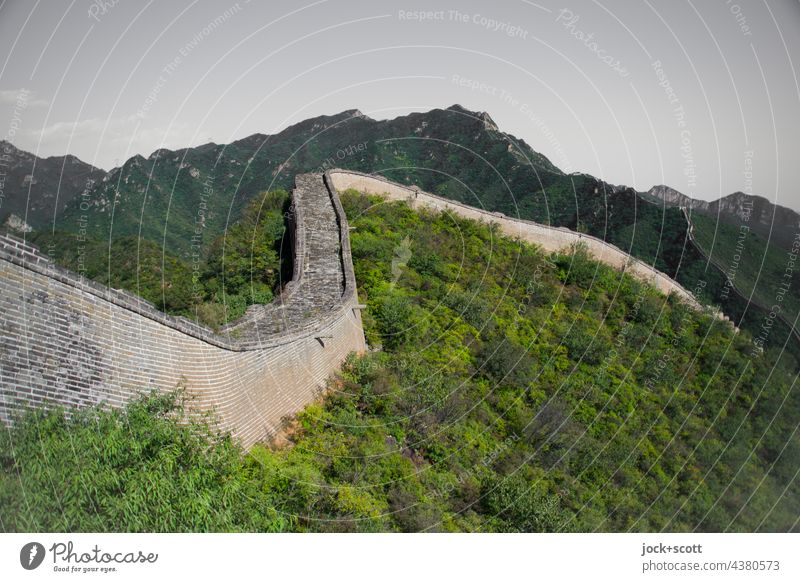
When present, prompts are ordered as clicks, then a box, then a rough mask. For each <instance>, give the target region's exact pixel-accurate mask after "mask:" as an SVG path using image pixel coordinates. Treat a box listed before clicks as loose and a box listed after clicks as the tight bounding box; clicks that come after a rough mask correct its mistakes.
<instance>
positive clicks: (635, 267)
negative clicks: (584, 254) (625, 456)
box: [328, 169, 702, 309]
mask: <svg viewBox="0 0 800 582" xmlns="http://www.w3.org/2000/svg"><path fill="white" fill-rule="evenodd" d="M328 177H329V179H330V180H331V182H332V183H333V185H334V186H335V187H336V189H337V190H340V191H344V190H348V189H350V188H352V189H354V190H358V191H359V192H365V193H367V194H376V195H379V196H383V197H384V198H387V199H389V200H401V201H403V202H407V203H408V204H410V205H411V207H412V208H429V209H433V210H437V211H441V212H452V213H453V214H457V215H459V216H463V217H464V218H470V219H472V220H478V221H481V222H488V223H494V224H497V225H498V227H499V228H500V231H501V232H502V233H503V234H505V235H507V236H510V237H515V238H519V239H520V240H523V241H525V242H529V243H534V244H537V245H539V246H541V247H542V248H543V249H544V250H545V251H547V252H555V251H564V250H567V249H569V247H571V246H572V245H574V244H578V243H583V244H585V245H586V248H587V249H588V251H589V253H590V254H591V256H593V257H594V258H595V259H597V260H598V261H601V262H603V263H606V264H608V265H611V266H612V267H614V268H617V269H622V270H624V271H625V272H627V273H629V274H631V275H633V276H635V277H637V278H638V279H640V280H642V281H645V282H647V283H649V284H650V285H653V286H654V287H656V289H658V290H659V291H661V292H662V293H664V294H669V293H674V294H676V295H677V296H679V297H680V298H681V299H683V300H684V301H686V302H687V303H688V304H689V305H691V306H692V307H694V308H696V309H702V306H701V305H700V303H698V301H697V300H696V299H695V297H694V295H693V294H692V293H690V292H689V291H688V290H687V289H686V288H684V287H683V286H682V285H681V284H680V283H678V282H677V281H675V280H674V279H672V278H671V277H669V276H668V275H665V274H664V273H662V272H661V271H658V270H656V269H654V268H653V267H651V266H650V265H648V264H647V263H644V262H643V261H641V260H639V259H637V258H635V257H632V256H631V255H629V254H628V253H626V252H624V251H622V250H620V249H619V248H618V247H616V246H614V245H612V244H610V243H607V242H606V241H604V240H602V239H599V238H596V237H594V236H591V235H588V234H581V233H577V232H574V231H571V230H569V229H566V228H556V227H552V226H546V225H543V224H539V223H537V222H532V221H530V220H523V219H518V218H509V217H507V216H505V215H504V214H502V213H500V212H489V211H486V210H480V209H478V208H474V207H472V206H467V205H466V204H461V203H459V202H455V201H453V200H448V199H446V198H442V197H441V196H436V195H435V194H430V193H428V192H423V191H421V190H419V189H418V188H416V187H409V186H402V185H400V184H397V183H395V182H392V181H390V180H387V179H386V178H383V177H382V176H374V175H370V174H363V173H361V172H355V171H352V170H339V169H334V170H330V171H329V172H328Z"/></svg>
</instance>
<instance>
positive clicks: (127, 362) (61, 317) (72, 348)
mask: <svg viewBox="0 0 800 582" xmlns="http://www.w3.org/2000/svg"><path fill="white" fill-rule="evenodd" d="M349 188H355V189H357V190H360V191H363V192H367V193H372V194H380V195H384V196H386V197H388V198H389V199H393V200H403V201H407V202H408V203H410V204H411V205H412V206H414V207H428V208H432V209H436V210H442V211H447V212H453V213H457V214H459V215H461V216H463V217H466V218H471V219H476V220H482V221H488V222H494V223H497V224H498V225H499V227H500V230H501V231H502V232H503V233H504V234H506V235H509V236H513V237H518V238H520V239H521V240H524V241H527V242H532V243H536V244H538V245H541V246H542V247H543V248H544V249H545V250H547V251H555V250H560V249H564V248H565V247H569V246H570V245H572V244H574V243H576V242H582V243H585V244H586V245H587V248H588V249H589V251H590V253H591V254H592V255H593V256H594V257H596V258H597V259H598V260H601V261H603V262H606V263H608V264H611V265H613V266H615V267H617V268H620V269H625V270H626V271H627V272H629V273H631V274H633V275H634V276H637V277H639V278H641V279H644V280H646V281H648V282H650V283H651V284H653V285H655V286H656V287H657V288H658V289H659V290H661V291H662V292H664V293H676V294H678V295H679V296H681V297H682V298H683V299H684V300H686V301H687V302H689V303H691V304H693V305H698V304H697V302H696V301H695V299H694V297H693V296H692V294H691V293H689V292H688V291H687V290H686V289H684V288H683V287H681V286H680V285H679V284H678V283H676V282H675V281H673V280H672V279H670V278H669V277H667V276H666V275H664V274H663V273H660V272H658V271H656V270H654V269H653V268H652V267H650V266H649V265H646V264H645V263H642V262H641V261H638V260H637V259H634V258H632V257H631V256H630V255H628V254H626V253H624V252H623V251H621V250H620V249H618V248H617V247H614V246H613V245H610V244H608V243H606V242H604V241H602V240H600V239H596V238H594V237H590V236H587V235H581V234H578V233H575V232H572V231H569V230H566V229H560V228H551V227H547V226H543V225H540V224H536V223H533V222H528V221H523V220H517V219H512V218H508V217H506V216H503V215H500V214H497V213H491V212H487V211H483V210H479V209H476V208H472V207H469V206H465V205H462V204H459V203H457V202H453V201H450V200H446V199H444V198H440V197H438V196H435V195H432V194H428V193H425V192H421V191H420V190H417V189H414V188H409V187H406V186H402V185H400V184H396V183H393V182H389V181H388V180H385V179H383V178H381V177H377V176H370V175H366V174H360V173H357V172H352V171H344V170H331V171H328V172H326V173H325V174H304V175H299V176H297V177H296V180H295V188H294V190H293V196H292V212H291V218H292V220H291V232H292V234H293V242H294V245H293V261H294V263H293V269H294V270H293V278H292V281H291V282H290V283H289V284H287V286H286V288H285V289H284V291H283V292H282V294H281V296H280V297H279V298H278V300H276V302H275V303H273V304H271V305H266V306H251V307H250V308H249V309H248V311H247V313H246V314H245V316H244V317H243V318H242V319H241V320H239V321H237V322H233V323H231V324H229V325H228V326H226V327H224V328H222V330H221V331H220V333H214V332H213V331H211V330H210V329H208V328H205V327H203V326H201V325H198V324H196V323H194V322H192V321H189V320H187V319H184V318H180V317H172V316H169V315H166V314H164V313H162V312H160V311H158V310H157V309H156V308H155V307H154V306H152V305H151V304H149V303H147V302H146V301H144V300H143V299H141V298H139V297H137V296H135V295H132V294H130V293H127V292H124V291H120V290H114V289H109V288H107V287H105V286H103V285H100V284H97V283H95V282H93V281H90V280H86V279H85V278H83V277H81V276H79V275H77V274H75V273H72V272H70V271H67V270H66V269H63V268H61V267H59V266H57V265H55V264H54V263H53V262H52V261H51V260H50V259H49V258H47V257H46V256H44V255H42V254H40V253H39V251H38V250H37V249H35V248H34V247H32V246H30V245H27V244H25V243H24V242H23V241H21V240H17V239H15V238H13V237H0V309H2V313H3V318H2V322H1V325H2V327H1V328H0V421H3V422H10V421H11V420H12V419H13V416H14V414H15V413H17V412H19V411H20V410H23V409H25V408H27V407H31V406H34V407H35V406H47V405H52V404H60V405H64V406H89V405H98V404H99V405H108V406H115V407H119V406H123V405H124V404H125V403H126V402H128V401H129V400H131V399H132V398H134V397H135V396H136V395H137V394H139V393H141V392H142V391H147V390H151V389H172V388H175V387H178V386H181V387H184V388H185V389H186V391H187V393H189V394H190V395H191V396H192V397H193V398H194V405H195V406H198V407H199V408H200V409H203V410H214V411H215V412H216V415H217V418H218V419H219V423H220V428H221V429H223V430H229V431H231V432H232V433H233V434H234V436H236V437H237V438H238V439H239V440H240V442H241V443H242V444H243V445H244V446H246V447H247V446H250V445H252V444H253V443H256V442H259V441H263V440H267V439H269V438H271V437H272V436H274V435H275V434H276V433H277V432H278V431H280V429H281V427H282V426H283V425H284V423H285V422H286V420H287V419H289V418H291V417H292V416H293V415H295V414H296V413H297V412H299V411H300V410H302V409H303V408H304V407H305V406H306V405H308V404H309V403H310V402H311V401H313V400H314V399H315V398H316V397H318V395H319V394H320V393H321V392H322V391H323V390H324V388H325V385H326V382H327V381H328V379H329V378H330V376H331V375H332V374H333V373H334V372H335V371H336V370H337V369H338V368H339V367H340V366H341V364H342V362H343V360H344V359H345V358H346V357H347V355H348V354H350V353H351V352H362V351H364V350H365V349H366V345H365V340H364V332H363V328H362V325H361V313H360V309H361V307H362V306H360V305H359V303H358V297H357V293H356V281H355V275H354V272H353V264H352V257H351V254H350V240H349V227H348V224H347V219H346V217H345V215H344V210H343V209H342V206H341V202H340V200H339V195H338V191H339V190H345V189H349Z"/></svg>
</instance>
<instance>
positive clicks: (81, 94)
mask: <svg viewBox="0 0 800 582" xmlns="http://www.w3.org/2000/svg"><path fill="white" fill-rule="evenodd" d="M419 11H425V14H419ZM423 17H424V18H423ZM799 33H800V4H798V2H797V0H770V2H769V3H767V2H766V1H756V0H738V1H737V2H732V1H731V2H728V1H726V0H707V1H703V2H700V1H697V0H695V1H693V2H691V1H684V0H643V1H641V2H630V1H621V0H620V1H617V0H615V1H603V2H592V1H583V0H581V1H577V0H564V1H563V2H559V3H553V2H549V1H547V0H541V1H538V2H529V1H526V0H509V1H504V2H497V1H495V2H465V1H463V0H462V1H458V2H456V1H455V0H453V1H451V2H443V1H439V0H424V1H409V2H383V1H372V2H345V1H338V0H319V1H316V2H308V3H306V2H304V1H302V0H301V1H300V2H275V1H270V2H248V1H247V0H239V2H227V1H222V2H219V1H218V2H205V1H194V2H191V1H185V0H181V1H171V2H159V3H157V4H156V3H155V2H153V1H151V2H135V1H132V0H116V1H114V0H105V1H103V0H96V1H94V2H90V1H88V0H86V1H83V0H73V1H72V2H67V1H46V2H43V1H40V0H36V1H33V0H19V1H15V0H6V1H4V2H2V4H0V47H2V50H1V51H0V54H1V55H5V60H4V62H3V64H2V68H0V108H1V109H0V124H1V125H0V139H1V138H4V137H5V138H10V141H11V142H12V143H14V144H15V145H17V146H18V147H20V148H23V149H26V150H29V151H33V152H35V153H37V154H38V155H42V156H47V155H60V154H63V153H72V154H75V155H77V156H78V157H80V158H81V159H83V160H85V161H87V162H90V163H93V164H95V165H97V166H100V167H103V168H106V169H108V168H110V167H112V166H115V165H118V164H120V163H121V162H122V161H124V160H125V159H126V158H128V157H130V156H131V155H133V154H136V153H140V154H143V155H145V156H146V155H148V154H149V153H150V152H152V151H153V150H155V149H157V148H159V147H168V148H177V147H183V146H188V145H197V144H200V143H205V142H207V141H209V140H213V141H215V142H217V143H226V142H229V141H232V140H234V139H238V138H241V137H244V136H247V135H249V134H252V133H255V132H261V133H275V132H277V131H279V130H281V129H283V128H284V127H286V126H287V125H289V124H292V123H295V122H297V121H300V120H302V119H305V118H308V117H311V116H315V115H320V114H333V113H338V112H340V111H342V110H345V109H352V108H358V109H360V110H361V111H362V112H364V113H365V114H367V115H369V116H371V117H374V118H378V119H383V118H389V117H395V116H398V115H403V114H406V113H409V112H412V111H425V110H428V109H432V108H436V107H447V106H449V105H451V104H453V103H460V104H461V105H463V106H465V107H467V108H469V109H474V110H480V111H487V112H489V114H490V115H491V116H492V117H493V118H494V120H495V121H496V122H497V124H498V125H499V127H500V129H501V130H504V131H507V132H509V133H512V134H514V135H516V136H517V137H521V138H523V139H525V140H526V141H527V142H528V143H529V144H530V145H531V146H532V147H533V148H534V149H535V150H537V151H540V152H542V153H543V154H545V155H546V156H548V157H549V158H550V159H551V160H552V161H553V162H554V163H555V164H556V165H558V166H560V167H561V168H562V169H564V170H566V171H584V172H588V173H591V174H594V175H596V176H598V177H601V178H603V179H605V180H607V181H609V182H611V183H615V184H627V185H631V186H633V187H635V188H637V189H639V190H646V189H648V188H649V187H650V186H652V185H654V184H661V183H665V184H668V185H670V186H672V187H674V188H676V189H677V190H680V191H682V192H684V193H686V194H689V195H692V196H694V197H697V198H703V199H714V198H717V197H719V196H720V195H725V194H728V193H730V192H733V191H736V190H743V191H745V192H749V193H754V194H760V195H762V196H765V197H767V198H769V199H770V200H773V201H777V202H778V203H781V204H784V205H787V206H792V207H794V208H800V88H798V76H800V75H799V74H798V72H797V70H796V69H795V67H800V34H799ZM23 105H24V106H23Z"/></svg>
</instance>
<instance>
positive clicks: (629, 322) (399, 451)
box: [0, 192, 800, 531]
mask: <svg viewBox="0 0 800 582" xmlns="http://www.w3.org/2000/svg"><path fill="white" fill-rule="evenodd" d="M343 203H344V206H345V210H346V212H347V214H348V219H349V221H350V224H351V225H353V226H355V227H356V228H355V230H354V231H353V233H352V249H353V257H354V265H355V269H356V279H357V281H358V283H359V285H360V289H359V293H360V296H361V298H362V300H363V301H365V302H366V303H367V305H368V309H367V310H366V311H365V314H364V323H365V327H366V333H367V336H368V339H369V342H370V344H371V345H372V346H377V345H379V344H380V345H381V346H382V350H381V351H374V352H371V353H369V354H367V355H364V356H361V357H353V358H351V359H350V360H349V361H348V363H347V365H346V366H345V368H344V370H343V372H342V373H341V375H340V376H339V377H338V378H337V379H336V381H335V382H333V383H332V385H331V388H332V390H331V391H330V392H329V394H328V396H327V397H326V399H325V401H324V402H322V403H319V404H315V405H311V406H309V407H308V408H307V409H306V410H305V411H304V412H303V413H302V414H301V415H300V416H299V419H298V427H297V429H296V431H295V432H294V433H292V434H291V435H289V438H290V439H291V441H292V443H291V446H289V447H285V448H283V449H280V450H271V449H269V448H267V447H266V446H256V447H254V448H253V449H252V450H251V451H249V453H248V454H247V455H246V456H245V457H243V458H240V459H238V460H237V459H232V460H230V461H229V465H228V467H231V468H230V469H225V470H223V475H224V476H225V477H224V479H223V481H224V483H228V482H229V481H228V480H230V482H232V483H233V484H236V487H238V488H240V489H234V490H233V491H232V492H231V497H227V498H226V499H231V498H232V497H235V496H236V495H240V494H241V495H242V496H244V494H243V493H241V491H246V492H247V495H249V496H251V497H252V503H258V504H260V505H259V507H262V511H261V514H262V515H259V516H257V517H258V519H262V518H263V519H265V520H267V524H266V525H264V524H263V523H260V522H255V521H253V520H255V519H256V516H252V515H249V513H248V512H249V511H251V509H245V510H244V513H238V514H236V516H233V517H226V518H225V520H224V521H223V520H221V521H216V522H215V521H209V520H206V521H203V520H198V521H196V522H192V521H191V519H190V518H189V517H185V516H186V513H185V511H186V509H185V508H186V503H189V502H188V501H187V502H185V503H183V504H181V503H178V505H176V507H175V509H174V510H173V508H172V507H171V505H170V504H169V503H159V504H157V505H155V506H154V507H142V506H141V505H138V504H136V503H134V502H133V501H131V504H130V505H127V503H128V502H127V501H126V499H127V494H128V491H132V493H133V494H134V497H133V498H132V499H136V497H135V494H136V491H137V489H136V488H135V487H134V486H132V485H129V483H128V481H127V480H119V481H118V482H117V483H115V484H114V485H113V486H112V487H104V486H94V485H93V483H94V481H93V480H92V479H89V478H88V476H87V475H88V473H86V472H83V471H82V470H76V471H74V473H67V472H66V471H64V472H63V474H62V473H59V474H58V477H57V479H55V478H54V482H58V483H59V484H60V487H63V488H64V489H65V490H66V491H69V492H72V491H75V490H76V489H78V490H81V489H80V487H82V486H84V485H83V483H86V485H85V486H84V487H86V488H87V490H86V491H85V492H84V494H83V497H78V498H76V497H74V496H72V495H69V496H62V497H58V499H59V501H60V503H62V505H69V513H66V515H68V516H69V521H62V522H57V523H56V524H53V522H52V521H48V519H52V518H48V517H47V516H46V515H43V514H40V513H39V512H38V511H36V510H35V509H31V508H29V507H27V506H25V505H24V501H22V498H23V497H24V495H26V494H27V495H37V496H41V495H44V493H43V491H46V492H47V494H49V495H52V486H50V485H49V483H50V481H49V479H48V478H46V477H43V475H46V471H47V466H48V463H53V462H54V461H53V460H52V459H51V456H52V454H53V453H52V451H56V452H58V453H59V454H63V456H64V457H65V459H64V460H63V462H64V463H67V462H70V461H72V462H73V463H76V464H77V465H78V466H79V467H80V468H81V469H82V468H83V467H95V468H96V471H97V472H98V473H99V474H101V475H104V474H107V473H105V472H104V467H105V463H106V462H107V461H106V460H105V459H106V458H108V457H109V449H108V447H112V449H111V450H117V448H130V449H133V450H134V451H136V452H137V453H136V454H137V456H136V457H135V458H134V459H133V460H132V461H131V463H130V464H128V465H124V466H125V467H126V468H127V472H123V473H122V474H123V475H126V476H127V475H129V476H130V478H134V477H135V476H137V475H139V474H140V473H144V474H147V473H146V472H147V471H152V472H155V474H152V475H150V477H149V482H151V483H153V484H154V485H153V487H154V489H153V492H154V493H153V494H158V493H160V492H161V490H162V488H163V489H164V490H165V493H164V495H165V497H166V498H167V499H169V496H170V495H179V493H180V492H183V493H185V495H186V497H188V498H191V499H200V500H208V501H207V502H200V503H201V504H203V503H207V504H210V505H206V506H204V507H206V509H205V510H203V509H201V510H199V511H213V512H216V509H214V508H215V507H216V505H215V503H216V499H215V495H216V494H217V493H218V491H219V490H218V489H217V488H216V487H217V485H215V482H214V481H213V480H212V482H210V483H209V482H208V481H207V480H200V481H198V482H196V483H194V484H193V485H191V487H190V486H189V485H187V484H186V482H185V481H183V480H178V481H175V482H172V480H171V476H172V473H171V472H170V471H171V470H172V465H170V464H169V463H167V464H164V465H163V466H162V464H161V463H158V462H156V461H157V460H158V459H159V458H160V455H162V454H163V455H167V456H168V458H180V457H179V456H175V457H173V456H172V455H173V453H180V450H181V449H180V440H178V441H177V442H176V443H175V444H170V443H169V442H163V441H162V442H158V446H155V447H151V448H146V447H143V446H142V444H141V443H142V442H145V443H146V442H150V441H149V440H148V439H149V438H150V436H149V435H148V434H142V433H141V432H140V431H138V430H133V429H132V430H131V432H130V433H129V434H128V433H125V432H124V431H119V439H120V440H119V441H112V443H113V444H112V445H108V446H107V445H106V444H105V443H107V442H109V441H108V439H105V438H98V439H97V440H94V441H91V442H88V443H84V441H83V440H81V438H78V437H74V440H73V442H74V443H75V446H77V447H78V448H77V449H76V452H74V453H72V452H68V451H64V450H63V448H58V447H63V446H64V445H63V443H64V442H65V441H68V440H69V438H70V437H69V434H71V433H72V432H73V431H75V430H78V429H76V428H74V427H72V428H70V429H68V430H67V429H65V431H64V432H58V431H56V428H53V427H52V426H51V424H53V423H54V424H55V426H56V427H60V426H61V425H62V421H49V422H50V423H51V424H48V421H43V420H36V419H33V420H31V421H30V424H24V423H23V424H22V425H21V426H22V427H23V428H17V429H14V430H12V431H11V432H10V433H8V434H7V435H6V436H4V437H3V438H4V439H5V441H4V442H3V443H2V446H1V447H0V450H2V451H3V458H2V462H0V467H2V472H0V479H1V480H2V485H0V491H2V492H3V493H2V495H3V497H2V503H3V506H4V507H17V508H22V507H25V510H26V511H27V512H28V513H27V515H28V516H29V518H28V521H25V522H22V521H19V519H20V518H17V517H14V518H12V517H8V518H7V517H5V515H6V514H5V512H4V517H3V520H4V521H3V527H4V528H6V529H20V528H26V529H32V530H38V529H50V528H53V527H59V528H61V527H63V528H65V529H71V530H88V529H103V528H109V529H137V528H152V529H169V528H170V527H175V528H177V529H183V528H187V529H197V530H202V529H205V528H208V529H215V528H229V529H261V528H266V529H279V528H281V527H287V528H290V529H293V530H301V531H385V530H390V531H395V530H401V531H419V530H425V531H432V530H444V531H571V530H578V531H593V530H602V531H627V530H633V531H659V530H662V529H664V530H668V531H672V530H675V531H690V530H693V529H695V528H697V529H698V530H701V531H721V530H725V529H729V530H735V531H756V530H758V531H764V530H767V531H788V530H791V529H793V528H794V529H795V530H796V528H797V527H798V523H797V519H796V517H797V515H798V514H800V495H799V494H800V491H799V490H798V483H797V480H796V478H795V477H796V471H797V467H798V465H800V443H799V442H798V438H797V434H796V425H797V422H796V418H797V414H798V411H799V410H800V397H798V393H797V390H794V389H793V387H794V386H793V379H794V378H795V374H796V372H795V371H794V370H795V369H796V362H795V361H794V360H793V359H792V357H791V356H790V355H789V354H788V353H786V352H779V351H777V350H767V351H766V352H765V353H763V354H753V353H752V344H751V342H750V341H749V339H748V334H747V333H746V332H742V333H735V332H734V331H733V329H732V327H731V326H730V325H729V324H727V323H725V322H722V321H720V320H718V319H716V318H714V317H712V316H710V315H708V314H702V313H697V312H695V311H693V310H691V309H690V308H688V307H686V306H685V305H683V304H681V303H680V302H679V301H677V300H676V299H675V298H665V297H664V296H662V295H659V294H658V293H656V292H655V291H654V290H652V289H651V288H650V287H648V286H646V285H643V284H641V283H639V282H638V281H636V280H634V279H632V278H630V277H628V276H622V275H620V274H619V273H618V272H616V271H614V270H612V269H610V268H608V267H606V266H603V265H601V264H598V263H596V262H594V261H592V260H590V259H589V258H588V257H587V255H586V254H585V253H584V252H582V251H581V250H580V249H577V250H576V252H575V253H573V254H569V255H560V256H548V255H546V254H543V253H542V252H541V251H540V250H538V249H537V248H535V247H531V246H528V245H525V244H519V243H517V242H515V241H513V240H510V239H508V238H504V237H501V236H498V234H497V233H496V232H494V231H492V230H491V229H490V228H489V227H487V226H486V225H483V224H479V223H476V222H472V221H467V220H463V219H460V218H458V217H454V216H450V215H443V214H431V213H425V212H423V213H417V212H414V211H412V210H410V209H409V208H408V207H407V206H406V205H404V204H401V203H386V202H384V201H383V200H381V199H380V198H375V197H365V196H362V195H359V194H357V193H353V192H348V193H345V194H344V195H343ZM147 406H148V405H146V404H145V405H143V407H144V409H147ZM140 409H142V407H140ZM162 416H163V415H162ZM167 416H168V415H167ZM104 418H105V417H104ZM103 422H107V421H106V420H104V421H103ZM143 422H149V420H147V419H143ZM59 430H60V429H59ZM164 430H166V429H164ZM53 431H56V432H55V433H54V434H55V435H56V437H57V438H51V436H50V433H51V432H53ZM40 433H41V435H40ZM176 438H177V437H176ZM40 440H41V442H42V443H44V444H43V446H42V447H41V448H42V452H41V453H40V454H38V455H36V454H31V455H23V454H16V455H15V454H14V451H15V450H19V447H22V450H24V451H27V450H28V448H25V447H32V446H33V445H32V444H31V443H38V442H40ZM223 442H224V443H227V441H225V439H223ZM81 443H84V444H81ZM219 446H220V445H219V444H217V445H215V446H212V447H210V448H208V449H206V450H205V453H204V454H206V455H209V456H210V458H212V459H214V458H218V456H219V455H220V454H221V453H219V452H218V451H217V447H219ZM224 446H228V445H227V444H225V445H224ZM162 449H167V450H166V452H164V453H162V452H161V451H162ZM238 454H239V455H241V453H238ZM234 456H235V455H234ZM59 462H62V461H59ZM199 462H201V463H205V461H199ZM185 466H186V467H187V468H190V467H191V466H192V464H187V465H185ZM204 466H205V465H204ZM59 479H60V480H59ZM80 479H84V481H81V480H80ZM101 483H102V482H101ZM231 486H232V485H231ZM92 487H94V488H93V489H92ZM182 488H183V491H182ZM36 499H38V497H36ZM112 500H114V501H113V503H112ZM114 503H117V504H121V505H122V506H123V507H125V511H122V512H118V513H115V512H114V510H113V509H107V508H108V507H110V506H113V505H114ZM87 504H88V505H87ZM87 507H89V508H91V509H87ZM208 507H210V508H211V509H208ZM246 507H251V506H246ZM220 511H222V510H220ZM20 512H21V510H20ZM62 512H64V510H62ZM176 512H183V513H176ZM275 512H277V513H275ZM142 514H145V515H142ZM222 514H223V515H226V514H225V512H224V511H222ZM14 515H16V514H14ZM47 515H50V514H47ZM181 515H183V516H184V517H183V518H181V517H180V516H181ZM201 515H204V514H203V513H201ZM276 515H277V516H282V520H281V521H277V518H276V517H275V516H276ZM120 516H121V517H120ZM117 518H119V522H118V523H117V524H115V523H114V521H113V519H117ZM140 524H143V525H140ZM168 524H178V525H175V526H172V525H168ZM187 524H188V525H187Z"/></svg>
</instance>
